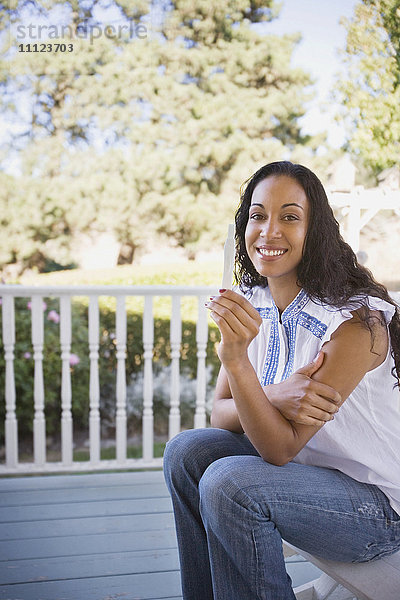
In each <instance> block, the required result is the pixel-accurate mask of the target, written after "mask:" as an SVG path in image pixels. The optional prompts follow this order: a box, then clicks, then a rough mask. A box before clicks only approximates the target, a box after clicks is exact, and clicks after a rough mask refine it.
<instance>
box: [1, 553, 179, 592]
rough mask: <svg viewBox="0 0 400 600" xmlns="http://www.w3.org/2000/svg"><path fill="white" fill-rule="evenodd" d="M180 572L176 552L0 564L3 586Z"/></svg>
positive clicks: (111, 554)
mask: <svg viewBox="0 0 400 600" xmlns="http://www.w3.org/2000/svg"><path fill="white" fill-rule="evenodd" d="M177 570H179V559H178V551H177V549H176V548H168V549H165V550H140V551H135V552H115V553H113V552H109V553H108V554H101V555H98V554H88V555H81V554H79V555H75V556H69V557H65V556H61V557H54V558H42V559H37V558H35V559H30V560H16V561H6V562H2V563H0V581H1V583H2V585H5V584H11V583H28V582H35V581H57V580H62V579H82V578H85V577H105V576H110V575H132V574H134V573H155V572H161V571H177Z"/></svg>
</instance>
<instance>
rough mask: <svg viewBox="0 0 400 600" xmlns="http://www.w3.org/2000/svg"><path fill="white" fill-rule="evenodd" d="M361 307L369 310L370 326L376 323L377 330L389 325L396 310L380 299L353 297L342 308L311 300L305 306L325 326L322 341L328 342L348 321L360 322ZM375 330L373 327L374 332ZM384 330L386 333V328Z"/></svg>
mask: <svg viewBox="0 0 400 600" xmlns="http://www.w3.org/2000/svg"><path fill="white" fill-rule="evenodd" d="M361 307H366V308H367V309H368V310H369V315H368V316H369V317H372V318H374V317H375V319H372V320H371V325H374V323H375V322H376V328H377V330H379V328H380V327H378V324H379V323H380V325H384V324H386V325H388V324H389V323H390V321H391V320H392V318H393V315H394V313H395V310H396V308H395V306H394V305H392V304H390V303H389V302H387V301H386V300H383V299H382V298H377V297H374V296H364V297H361V296H354V297H353V298H350V299H349V300H348V301H347V302H346V304H345V305H342V306H334V305H331V304H329V303H327V302H321V303H319V302H318V301H315V300H311V302H309V303H308V305H307V312H309V313H310V314H311V315H312V316H314V317H316V318H317V319H318V320H319V321H321V322H323V323H324V324H325V327H326V330H325V334H324V336H323V340H324V341H328V340H329V339H330V338H331V336H332V334H333V333H334V332H335V331H336V330H337V329H338V328H339V327H340V325H342V324H343V323H345V322H346V321H349V320H350V319H355V320H360V317H359V313H358V311H359V309H360V308H361ZM364 315H365V313H364ZM364 318H365V317H364ZM382 319H383V321H384V323H383V322H382ZM362 320H364V319H362ZM376 328H375V327H374V330H375V329H376ZM384 329H385V332H386V327H385V328H384ZM377 332H378V331H377ZM382 335H383V333H382Z"/></svg>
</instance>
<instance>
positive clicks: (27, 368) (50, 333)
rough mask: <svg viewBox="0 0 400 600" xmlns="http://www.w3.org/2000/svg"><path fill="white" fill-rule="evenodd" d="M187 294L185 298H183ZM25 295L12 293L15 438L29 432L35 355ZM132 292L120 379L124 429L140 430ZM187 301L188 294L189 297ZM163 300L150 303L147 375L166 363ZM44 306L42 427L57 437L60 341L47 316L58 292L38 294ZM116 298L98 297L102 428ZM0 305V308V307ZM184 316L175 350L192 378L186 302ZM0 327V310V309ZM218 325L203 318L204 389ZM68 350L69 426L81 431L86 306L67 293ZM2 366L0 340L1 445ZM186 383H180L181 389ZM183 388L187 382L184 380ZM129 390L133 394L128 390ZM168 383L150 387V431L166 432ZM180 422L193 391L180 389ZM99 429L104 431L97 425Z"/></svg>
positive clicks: (111, 399)
mask: <svg viewBox="0 0 400 600" xmlns="http://www.w3.org/2000/svg"><path fill="white" fill-rule="evenodd" d="M186 301H187V299H184V301H183V304H185V302H186ZM28 302H29V299H28V298H17V299H16V301H15V315H16V317H15V320H16V344H15V352H14V353H15V362H14V371H15V385H16V398H17V418H18V427H19V437H20V439H24V438H28V439H29V438H30V437H31V434H32V424H33V416H34V403H33V382H34V361H33V349H32V345H31V311H30V309H29V307H28ZM138 302H140V301H138V300H137V299H134V300H132V302H131V303H130V304H127V361H126V378H127V383H128V392H129V393H128V416H129V420H128V427H129V431H130V432H136V431H140V426H141V402H142V398H141V397H140V392H139V394H138V391H137V390H138V389H139V390H140V380H141V377H142V372H143V344H142V313H141V310H139V309H138ZM191 302H193V300H191ZM167 303H168V302H167V299H165V298H164V299H160V304H159V308H158V309H157V310H155V319H154V326H155V336H154V363H153V364H154V377H155V381H157V378H159V379H160V378H161V382H162V378H163V377H164V379H165V377H166V376H167V375H168V365H169V364H170V344H169V326H170V323H169V318H168V317H167V316H166V315H167V313H168V306H167ZM45 304H46V306H45V307H44V321H45V340H44V360H43V372H44V386H45V415H46V433H47V435H49V436H52V437H55V438H56V437H59V434H60V418H61V357H60V342H59V324H58V323H57V322H55V321H52V320H49V315H50V317H51V316H53V317H54V312H51V311H55V313H57V314H59V302H58V300H57V299H54V298H52V299H47V298H46V299H45ZM114 304H115V302H114V301H113V300H112V299H109V300H104V301H103V300H102V301H101V302H100V348H99V355H100V358H99V371H100V409H101V416H102V426H103V433H105V434H107V433H110V431H107V428H108V430H110V429H112V428H113V427H114V424H113V417H114V413H115V382H116V346H115V309H114ZM0 312H1V311H0ZM188 312H189V313H191V314H189V317H187V318H186V320H184V321H183V322H182V357H181V373H182V378H183V384H185V382H186V383H187V384H188V382H194V380H195V377H196V369H197V358H196V352H197V347H196V324H195V318H193V316H194V314H195V313H194V311H193V307H192V309H190V307H189V311H187V310H186V311H185V312H183V315H186V314H188ZM0 331H1V316H0ZM217 340H218V330H217V328H216V327H215V326H214V325H210V336H209V341H208V346H207V365H208V376H209V381H208V391H209V393H211V389H212V387H213V386H214V385H215V381H216V377H217V374H218V370H219V360H218V357H217V355H216V352H215V344H216V342H217ZM71 352H72V353H73V354H74V355H75V356H77V357H79V362H78V363H77V364H75V365H71V367H70V368H71V382H72V412H73V421H74V428H76V429H78V430H86V429H87V427H88V418H89V349H88V306H87V301H85V300H83V299H82V300H81V299H79V300H74V301H73V304H72V347H71ZM4 380H5V365H4V349H3V345H2V342H1V345H0V444H1V445H3V443H4V417H5V398H4V383H5V381H4ZM187 387H188V385H186V388H187ZM189 387H190V386H189ZM135 389H136V396H135V397H133V398H132V394H131V392H132V390H135ZM167 396H168V389H166V386H165V385H164V386H163V385H159V386H158V387H157V386H155V394H154V410H155V430H156V432H159V433H165V432H166V427H167V425H168V400H167ZM183 400H184V401H183V403H182V424H183V426H186V427H191V426H192V424H193V407H194V402H195V396H194V393H192V392H190V390H189V393H187V390H186V394H183ZM105 429H106V431H104V430H105Z"/></svg>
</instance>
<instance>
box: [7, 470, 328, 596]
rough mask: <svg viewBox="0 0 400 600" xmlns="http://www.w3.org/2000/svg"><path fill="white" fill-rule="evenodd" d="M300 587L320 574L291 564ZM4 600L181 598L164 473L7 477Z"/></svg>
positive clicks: (299, 562)
mask: <svg viewBox="0 0 400 600" xmlns="http://www.w3.org/2000/svg"><path fill="white" fill-rule="evenodd" d="M287 567H288V571H289V573H290V575H291V577H292V580H293V583H294V585H295V586H296V585H301V584H302V583H305V582H306V581H310V580H311V579H314V578H315V577H317V576H318V574H319V571H318V569H316V567H314V566H313V565H311V564H310V563H307V562H305V561H304V559H302V558H301V557H299V556H292V557H290V558H288V559H287ZM0 598H1V599H2V600H117V599H118V600H137V599H143V600H144V599H146V600H150V599H153V600H155V599H170V600H177V599H178V598H181V589H180V580H179V562H178V555H177V550H176V537H175V531H174V521H173V514H172V506H171V501H170V498H169V494H168V491H167V488H166V486H165V483H164V479H163V475H162V472H161V471H145V472H129V473H106V474H90V475H78V474H77V475H60V476H44V477H19V478H4V479H1V480H0Z"/></svg>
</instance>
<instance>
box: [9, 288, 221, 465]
mask: <svg viewBox="0 0 400 600" xmlns="http://www.w3.org/2000/svg"><path fill="white" fill-rule="evenodd" d="M215 292H216V288H213V287H194V286H193V287H192V286H182V287H178V286H176V287H175V286H167V285H165V286H96V285H95V286H89V285H88V286H48V287H27V286H19V285H2V286H1V287H0V296H1V298H2V314H3V345H4V356H5V369H6V373H5V402H6V416H5V464H2V465H0V474H6V473H10V474H11V473H31V472H55V471H81V470H96V469H115V468H131V467H136V468H142V467H143V468H148V467H159V466H161V464H162V459H161V458H155V457H154V455H153V441H154V428H153V346H154V319H153V300H154V298H155V297H158V296H170V297H171V298H172V312H171V317H170V344H171V381H170V410H169V433H168V436H169V438H171V437H173V436H174V435H175V434H176V433H178V432H179V430H180V426H181V423H180V366H179V364H180V347H181V341H182V326H181V298H182V297H184V296H192V297H197V300H198V312H197V324H196V344H197V381H196V407H195V415H194V422H193V426H194V427H196V428H197V427H205V426H206V383H207V379H206V347H207V341H208V323H207V311H206V309H205V308H204V303H205V302H206V300H207V298H208V296H210V294H215ZM76 296H86V297H88V298H89V308H88V332H89V333H88V337H89V339H88V352H89V361H90V383H89V403H90V411H89V447H90V452H89V456H90V458H89V461H83V462H80V461H79V462H78V461H74V460H73V427H72V425H73V422H72V394H71V373H70V356H71V341H72V340H71V300H72V298H73V297H76ZM99 296H110V297H115V298H116V331H115V333H116V359H117V369H116V458H115V460H102V459H101V458H100V383H99V366H98V361H99V347H100V338H99V335H100V329H99ZM130 296H141V297H144V312H143V347H144V355H143V359H144V379H143V415H142V427H143V430H142V458H140V459H139V458H138V459H128V458H127V389H126V376H125V361H126V355H127V345H126V342H127V327H126V324H127V321H126V298H127V297H130ZM17 297H28V298H30V299H31V311H32V346H33V360H34V382H33V386H34V393H33V395H34V419H33V462H26V463H21V462H19V458H18V422H17V417H16V402H17V401H18V398H16V393H15V377H14V348H15V316H14V299H15V298H17ZM49 297H55V298H58V299H59V302H60V347H61V363H62V373H61V461H60V462H49V461H47V460H46V422H45V413H44V407H45V389H44V377H43V344H44V319H43V299H44V298H49Z"/></svg>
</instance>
